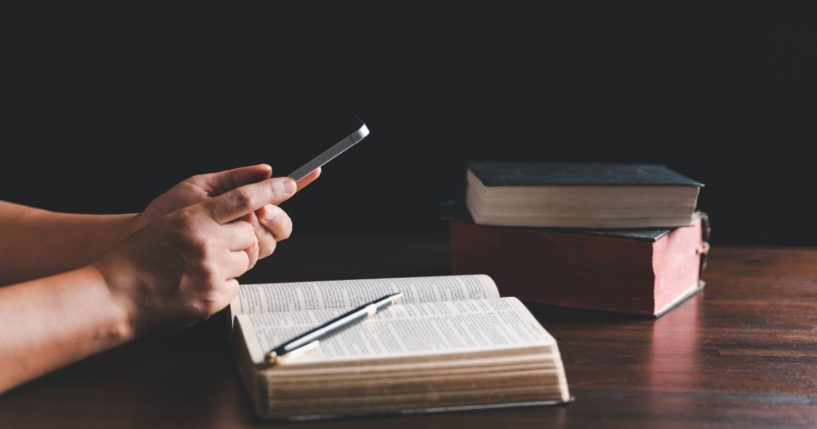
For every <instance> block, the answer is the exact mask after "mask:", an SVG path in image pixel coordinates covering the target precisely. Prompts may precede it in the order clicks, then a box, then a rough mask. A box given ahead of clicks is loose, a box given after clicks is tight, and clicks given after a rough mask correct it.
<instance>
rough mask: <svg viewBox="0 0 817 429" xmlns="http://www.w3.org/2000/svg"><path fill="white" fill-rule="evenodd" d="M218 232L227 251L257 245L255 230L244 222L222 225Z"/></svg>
mask: <svg viewBox="0 0 817 429" xmlns="http://www.w3.org/2000/svg"><path fill="white" fill-rule="evenodd" d="M219 232H220V234H221V236H222V237H223V239H224V241H225V244H226V246H227V250H244V249H246V248H248V247H251V246H253V245H257V244H258V240H257V239H256V238H255V229H254V228H253V227H252V225H250V223H249V222H246V221H244V220H238V221H235V222H230V223H227V224H224V225H222V226H221V228H220V230H219Z"/></svg>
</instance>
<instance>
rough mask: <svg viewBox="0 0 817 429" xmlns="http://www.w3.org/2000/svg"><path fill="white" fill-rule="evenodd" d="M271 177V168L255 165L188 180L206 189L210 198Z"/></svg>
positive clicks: (264, 165) (201, 175) (200, 175)
mask: <svg viewBox="0 0 817 429" xmlns="http://www.w3.org/2000/svg"><path fill="white" fill-rule="evenodd" d="M271 176H272V167H270V166H269V165H267V164H257V165H249V166H246V167H239V168H234V169H232V170H225V171H219V172H216V173H208V174H199V175H197V176H193V177H192V178H191V179H190V180H191V181H192V182H193V183H195V184H196V185H199V186H201V187H202V188H204V189H206V190H207V191H208V192H209V194H210V195H211V196H216V195H221V194H223V193H225V192H227V191H229V190H232V189H235V188H237V187H239V186H243V185H247V184H250V183H255V182H258V181H261V180H264V179H269V178H270V177H271Z"/></svg>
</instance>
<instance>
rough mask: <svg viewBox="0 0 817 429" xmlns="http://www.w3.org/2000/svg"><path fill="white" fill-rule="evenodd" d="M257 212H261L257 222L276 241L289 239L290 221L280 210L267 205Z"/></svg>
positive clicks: (290, 232) (290, 231)
mask: <svg viewBox="0 0 817 429" xmlns="http://www.w3.org/2000/svg"><path fill="white" fill-rule="evenodd" d="M259 212H261V216H260V217H259V218H258V220H259V221H260V222H261V224H262V225H264V227H265V228H266V229H268V230H269V231H270V232H271V233H272V235H273V237H275V239H276V240H277V241H282V240H286V239H287V238H289V236H290V235H291V234H292V219H290V217H289V215H288V214H287V213H286V212H285V211H284V210H283V209H282V208H280V207H278V206H275V205H272V204H267V205H266V206H264V208H263V209H261V210H259Z"/></svg>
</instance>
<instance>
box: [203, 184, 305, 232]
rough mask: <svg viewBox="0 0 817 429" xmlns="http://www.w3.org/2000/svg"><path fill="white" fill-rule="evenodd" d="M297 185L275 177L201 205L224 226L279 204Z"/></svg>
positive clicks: (240, 188)
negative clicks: (248, 214)
mask: <svg viewBox="0 0 817 429" xmlns="http://www.w3.org/2000/svg"><path fill="white" fill-rule="evenodd" d="M297 188H298V185H297V184H296V183H295V181H294V180H292V179H291V178H289V177H275V178H272V179H267V180H264V181H261V182H256V183H251V184H249V185H244V186H240V187H238V188H235V189H233V190H231V191H228V192H225V193H223V194H221V195H219V196H217V197H215V198H211V199H209V200H207V201H204V202H203V203H201V204H200V205H201V207H202V208H204V210H205V211H207V213H208V214H209V215H210V217H212V218H213V220H215V221H216V222H218V223H221V224H224V223H227V222H230V221H232V220H234V219H237V218H239V217H241V216H243V215H245V214H247V213H252V212H254V211H256V210H258V209H260V208H261V207H264V206H265V205H267V204H280V203H282V202H284V201H286V200H287V199H289V197H291V196H292V195H293V194H294V193H295V191H296V190H297Z"/></svg>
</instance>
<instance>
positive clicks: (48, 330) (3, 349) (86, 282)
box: [0, 266, 133, 392]
mask: <svg viewBox="0 0 817 429" xmlns="http://www.w3.org/2000/svg"><path fill="white" fill-rule="evenodd" d="M128 317H129V315H128V311H127V306H126V305H124V303H122V302H120V301H119V300H118V299H117V297H116V296H115V295H113V294H112V293H111V292H110V290H109V288H108V286H107V284H106V283H105V279H104V277H103V276H102V275H101V274H100V272H99V271H98V270H97V269H95V268H93V267H92V266H86V267H83V268H80V269H76V270H73V271H69V272H67V273H63V274H58V275H55V276H51V277H46V278H43V279H37V280H33V281H29V282H25V283H20V284H16V285H11V286H7V287H3V288H0V392H3V391H5V390H8V389H10V388H12V387H14V386H16V385H18V384H21V383H23V382H25V381H28V380H30V379H32V378H35V377H37V376H40V375H42V374H45V373H46V372H49V371H51V370H54V369H56V368H59V367H62V366H65V365H67V364H69V363H72V362H75V361H77V360H80V359H82V358H85V357H87V356H90V355H92V354H95V353H98V352H100V351H102V350H106V349H109V348H112V347H115V346H117V345H119V344H122V343H123V342H125V341H128V340H129V339H131V338H132V336H133V333H132V330H131V328H130V324H129V319H128Z"/></svg>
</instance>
